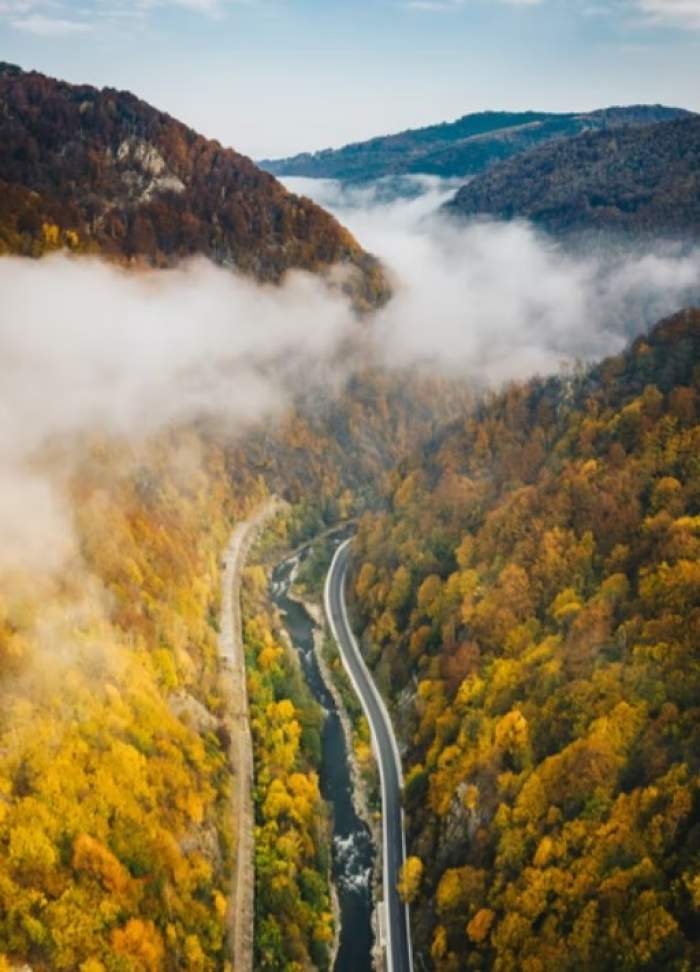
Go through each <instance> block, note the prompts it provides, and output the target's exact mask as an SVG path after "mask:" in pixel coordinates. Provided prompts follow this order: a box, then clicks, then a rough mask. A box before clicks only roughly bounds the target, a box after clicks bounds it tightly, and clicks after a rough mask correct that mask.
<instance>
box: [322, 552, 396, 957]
mask: <svg viewBox="0 0 700 972" xmlns="http://www.w3.org/2000/svg"><path fill="white" fill-rule="evenodd" d="M350 542H351V541H350V540H346V541H345V542H344V543H342V544H341V545H340V546H339V547H338V549H337V550H336V552H335V556H334V558H333V562H332V563H331V566H330V570H329V571H328V576H327V577H326V586H325V590H324V604H325V609H326V617H327V618H328V623H329V625H330V629H331V632H332V634H333V637H334V638H335V641H336V642H337V644H338V649H339V651H340V656H341V658H342V660H343V664H344V665H345V669H346V671H347V673H348V675H349V676H350V679H351V681H352V683H353V685H354V687H355V691H356V693H357V695H358V697H359V699H360V702H361V703H362V708H363V710H364V713H365V715H366V717H367V721H368V722H369V725H370V729H371V733H372V747H373V749H374V754H375V757H376V760H377V763H378V764H379V776H380V780H381V789H382V817H383V834H384V846H383V871H384V901H383V902H382V908H383V917H384V921H383V922H381V919H380V927H381V924H382V923H383V924H384V925H385V928H384V939H385V945H386V968H387V972H413V954H412V951H411V932H410V921H409V910H408V905H405V904H404V903H403V902H402V901H401V898H400V897H399V893H398V891H397V890H396V884H397V881H398V879H399V871H400V869H401V867H402V865H403V863H404V861H405V860H406V836H405V829H404V817H403V809H402V807H401V789H402V786H403V776H402V771H401V756H400V754H399V749H398V746H397V745H396V737H395V736H394V730H393V727H392V725H391V719H390V718H389V713H388V712H387V709H386V706H385V704H384V701H383V699H382V698H381V696H380V694H379V691H378V689H377V687H376V685H375V684H374V679H373V678H372V676H371V675H370V673H369V670H368V668H367V666H366V664H365V661H364V659H363V657H362V655H361V653H360V648H359V645H358V644H357V640H356V638H355V636H354V634H353V631H352V628H351V627H350V622H349V620H348V612H347V607H346V604H345V580H346V577H347V572H348V559H349V553H350Z"/></svg>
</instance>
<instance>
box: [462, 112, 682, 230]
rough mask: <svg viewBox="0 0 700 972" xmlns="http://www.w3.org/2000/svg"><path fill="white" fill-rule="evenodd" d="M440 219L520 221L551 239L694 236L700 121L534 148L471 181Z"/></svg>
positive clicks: (602, 133) (607, 133) (590, 134)
mask: <svg viewBox="0 0 700 972" xmlns="http://www.w3.org/2000/svg"><path fill="white" fill-rule="evenodd" d="M445 211H446V212H448V213H450V214H452V215H454V216H456V217H457V218H460V219H467V218H472V217H478V216H487V217H489V218H496V219H504V220H510V219H518V218H519V219H527V220H529V221H530V222H532V223H534V224H535V225H537V226H540V227H541V228H543V229H545V230H548V231H551V232H556V233H570V232H574V231H579V230H593V231H596V230H601V231H602V230H604V231H610V230H612V231H621V232H623V233H634V234H636V235H638V236H641V235H648V234H654V235H667V234H669V235H691V236H696V235H697V234H698V233H700V118H698V117H690V118H684V119H680V120H676V121H670V122H663V123H659V124H656V125H651V126H648V127H644V128H641V127H637V128H630V127H628V128H625V129H618V130H615V131H600V132H586V133H584V134H582V135H579V136H576V137H575V138H572V139H566V140H564V141H558V142H555V143H550V144H548V145H542V146H539V147H537V148H535V149H533V150H531V151H530V152H527V153H524V154H523V155H520V156H518V157H517V158H514V159H510V160H508V161H505V162H502V163H500V164H499V165H497V166H494V167H493V168H492V169H491V170H490V171H489V172H485V173H483V174H482V175H480V176H477V177H476V178H475V179H473V180H472V181H471V182H469V183H467V184H466V185H464V186H463V187H462V188H461V189H460V190H459V191H458V192H457V194H456V195H455V196H454V198H453V199H451V200H450V201H449V202H448V203H447V204H446V206H445Z"/></svg>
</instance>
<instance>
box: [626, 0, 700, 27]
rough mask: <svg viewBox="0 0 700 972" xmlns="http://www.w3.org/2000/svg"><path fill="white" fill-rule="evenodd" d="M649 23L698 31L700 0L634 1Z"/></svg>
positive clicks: (699, 24) (699, 25)
mask: <svg viewBox="0 0 700 972" xmlns="http://www.w3.org/2000/svg"><path fill="white" fill-rule="evenodd" d="M635 2H636V5H637V7H638V9H639V10H640V11H641V13H642V14H643V15H644V17H645V18H646V19H647V20H648V21H649V22H651V23H654V24H660V25H664V24H665V25H668V26H675V27H689V28H691V29H693V30H700V0H635Z"/></svg>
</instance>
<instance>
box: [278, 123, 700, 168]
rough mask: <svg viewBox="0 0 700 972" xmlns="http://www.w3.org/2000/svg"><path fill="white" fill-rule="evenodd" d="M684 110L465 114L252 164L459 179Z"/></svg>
mask: <svg viewBox="0 0 700 972" xmlns="http://www.w3.org/2000/svg"><path fill="white" fill-rule="evenodd" d="M690 114H691V113H690V112H687V111H684V110H683V109H681V108H665V107H664V106H663V105H635V106H632V107H629V108H605V109H602V110H600V111H592V112H584V113H581V114H575V113H568V114H548V113H546V112H535V111H526V112H505V111H485V112H479V113H477V114H472V115H465V116H464V117H463V118H460V119H458V120H457V121H455V122H443V123H442V124H440V125H431V126H430V127H428V128H417V129H409V130H408V131H405V132H400V133H399V134H397V135H383V136H379V137H378V138H372V139H370V140H369V141H366V142H356V143H354V144H352V145H346V146H345V147H344V148H340V149H325V150H324V151H321V152H314V153H303V154H301V155H295V156H293V157H292V158H288V159H265V160H263V161H262V162H261V163H260V166H261V167H262V168H263V169H266V170H267V171H268V172H271V173H273V174H274V175H278V176H307V177H309V178H312V179H339V180H341V181H344V182H363V181H368V180H371V179H380V178H383V177H385V176H391V175H405V174H410V173H427V174H429V175H437V176H442V177H444V178H454V177H463V176H469V175H476V174H477V173H479V172H484V171H485V170H486V169H488V168H489V167H490V166H492V165H494V163H496V162H500V161H502V160H503V159H509V158H511V157H512V156H514V155H519V154H520V153H522V152H525V151H527V150H528V149H531V148H533V147H534V146H536V145H540V144H542V143H543V142H551V141H553V140H556V139H563V138H567V137H571V136H573V135H579V134H581V133H582V132H585V131H591V130H593V131H600V130H607V129H611V128H620V127H621V126H622V125H651V124H654V123H656V122H662V121H671V120H673V119H677V118H682V117H687V116H689V115H690Z"/></svg>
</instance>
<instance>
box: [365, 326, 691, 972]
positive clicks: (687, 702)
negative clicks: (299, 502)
mask: <svg viewBox="0 0 700 972" xmlns="http://www.w3.org/2000/svg"><path fill="white" fill-rule="evenodd" d="M699 382H700V310H693V311H686V312H683V313H680V314H678V315H677V316H675V317H673V318H671V319H669V320H667V321H665V322H663V323H662V324H660V325H659V326H657V327H656V328H655V329H654V331H653V332H652V333H651V334H650V335H649V336H648V337H644V338H639V339H637V340H636V341H635V342H634V344H633V345H632V347H631V348H630V349H629V351H627V352H626V353H625V354H623V355H620V356H619V357H616V358H613V359H610V360H607V361H605V362H603V363H602V364H601V365H599V366H597V367H595V368H594V369H592V370H591V371H590V372H588V373H587V374H583V375H581V376H578V377H571V378H561V379H557V378H550V379H547V380H534V381H532V382H530V383H529V384H526V385H523V386H513V387H511V388H510V389H508V390H507V391H506V392H505V393H503V394H500V395H495V396H493V398H492V399H491V400H490V401H487V402H485V403H484V404H483V405H482V406H481V407H480V408H479V409H478V410H477V412H476V413H475V414H474V415H473V416H472V417H470V418H468V419H466V420H465V421H462V422H460V423H459V424H455V425H453V426H452V427H451V428H450V429H448V430H447V431H445V432H443V433H442V434H440V435H439V436H437V437H436V438H435V440H434V441H433V443H432V446H431V447H430V448H428V449H426V450H422V451H421V453H420V454H417V455H416V456H415V457H414V458H413V459H412V460H410V461H407V462H405V463H403V464H402V466H401V467H400V469H399V470H398V471H397V472H396V474H395V476H394V478H393V482H392V483H391V486H390V488H389V490H388V493H387V497H386V501H387V507H386V510H385V511H384V512H381V513H376V514H373V515H366V516H365V517H364V518H363V520H362V521H361V524H360V528H359V532H358V537H357V540H356V544H355V569H354V579H353V584H352V587H353V591H354V597H355V612H356V617H357V618H359V619H361V620H360V621H358V622H356V623H357V624H358V629H359V630H361V629H362V628H364V637H363V643H364V649H365V652H366V655H367V657H368V659H369V661H370V663H371V664H372V666H373V667H374V669H375V671H376V673H377V674H378V676H379V678H380V680H381V681H382V682H383V684H384V688H385V692H386V695H387V697H388V698H389V699H391V700H393V702H394V711H395V716H396V719H397V722H398V725H399V726H400V729H401V736H402V739H403V744H404V749H405V757H404V770H405V776H406V790H405V806H406V814H407V820H408V827H409V853H410V854H412V855H414V856H415V857H417V858H418V859H419V860H420V862H421V863H422V866H423V879H422V884H421V886H420V889H419V890H418V894H417V897H416V899H415V901H414V904H413V907H412V924H413V932H414V937H415V947H416V953H417V954H416V966H417V967H418V966H420V967H422V968H434V969H435V970H437V972H457V970H463V969H480V970H487V969H493V970H501V972H505V970H516V969H532V970H535V969H544V968H553V969H559V970H562V972H569V970H570V972H574V970H580V969H596V970H597V972H622V970H630V972H631V970H652V969H665V970H669V972H672V970H676V972H681V970H683V969H691V968H698V967H699V966H700V941H699V939H698V934H697V930H698V923H697V914H698V908H699V907H700V882H699V879H698V873H699V869H700V820H699V818H698V806H699V805H700V802H699V801H700V791H699V790H698V780H699V779H700V777H699V776H698V773H699V771H700V759H699V754H700V736H699V727H700V720H698V712H699V709H698V706H699V704H700V669H699V667H698V657H697V645H698V639H699V638H700V568H699V558H700V541H699V537H698V534H699V530H700V468H699V467H698V461H697V457H698V455H699V454H700V424H699V421H698V414H699V413H698V403H699V400H698V384H699ZM420 872H421V866H420V864H416V866H415V873H417V874H420Z"/></svg>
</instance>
